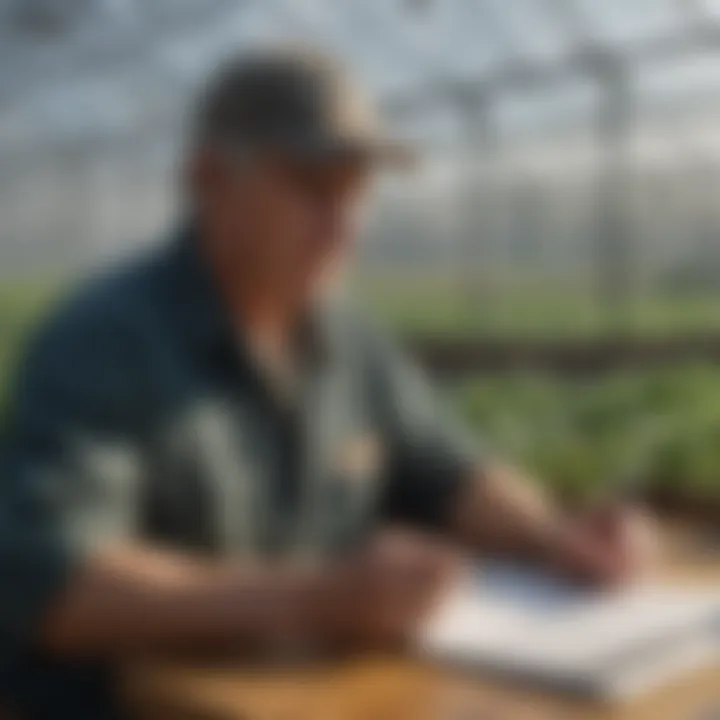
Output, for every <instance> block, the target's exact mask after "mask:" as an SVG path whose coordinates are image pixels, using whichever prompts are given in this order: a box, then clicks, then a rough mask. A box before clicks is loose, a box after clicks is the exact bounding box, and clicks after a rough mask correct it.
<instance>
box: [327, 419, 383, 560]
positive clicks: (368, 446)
mask: <svg viewBox="0 0 720 720" xmlns="http://www.w3.org/2000/svg"><path fill="white" fill-rule="evenodd" d="M384 468H385V453H384V449H383V446H382V442H381V440H380V436H379V435H378V434H377V433H375V432H373V431H361V432H355V433H353V434H351V435H349V436H348V437H346V438H345V439H344V440H343V441H341V442H340V443H339V444H338V446H337V450H336V452H335V453H334V454H333V457H332V461H331V465H330V467H329V469H328V479H327V485H326V488H325V493H324V495H325V513H324V515H325V518H326V526H327V528H328V532H327V533H326V538H325V540H326V544H327V545H328V546H329V547H330V549H334V550H342V549H345V548H347V547H352V546H353V545H355V544H357V543H358V542H361V541H362V539H363V538H364V537H366V536H367V534H368V533H369V532H370V531H371V530H372V528H373V527H374V525H375V522H376V520H377V515H378V512H377V505H378V498H379V496H380V494H381V489H382V483H383V477H384V474H385V473H384Z"/></svg>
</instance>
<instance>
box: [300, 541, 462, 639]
mask: <svg viewBox="0 0 720 720" xmlns="http://www.w3.org/2000/svg"><path fill="white" fill-rule="evenodd" d="M459 566H460V563H459V558H458V556H457V552H456V551H453V550H452V549H451V548H450V546H448V545H443V544H440V543H439V542H437V541H434V540H431V539H428V538H426V537H423V536H420V535H416V534H411V533H407V532H402V531H384V532H381V533H380V534H378V535H377V536H376V537H375V538H373V539H372V540H371V541H370V542H369V543H368V544H367V545H366V546H365V547H363V548H362V549H359V550H358V551H356V552H354V553H353V554H352V555H350V556H348V557H345V558H343V559H342V560H339V561H338V562H337V563H336V564H334V565H333V566H331V567H330V568H328V569H327V570H326V571H324V575H323V577H322V579H321V581H320V584H319V592H318V594H317V596H316V601H315V607H314V614H315V628H316V634H317V636H318V639H320V640H321V641H323V640H324V641H326V642H327V643H329V644H330V645H335V646H338V645H339V646H344V647H347V646H350V647H378V646H382V647H384V646H388V645H397V644H402V643H403V642H405V641H406V640H408V639H409V638H410V637H411V636H412V634H413V632H414V631H415V630H416V629H417V628H418V626H419V625H420V623H421V622H422V620H423V619H424V618H425V617H426V615H427V614H428V612H429V611H430V610H431V609H432V607H433V605H434V604H435V602H436V601H437V600H438V598H439V596H440V595H441V594H442V591H443V590H444V588H445V587H446V585H447V584H448V582H449V581H450V580H451V578H452V577H453V575H454V574H455V573H456V572H457V571H458V570H459Z"/></svg>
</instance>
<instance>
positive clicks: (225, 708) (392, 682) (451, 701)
mask: <svg viewBox="0 0 720 720" xmlns="http://www.w3.org/2000/svg"><path fill="white" fill-rule="evenodd" d="M683 537H684V536H683ZM672 538H673V543H672V544H671V547H672V548H675V539H676V536H675V535H674V534H673V535H672ZM667 566H668V569H667V572H668V574H669V575H670V576H671V577H672V578H673V579H674V580H675V581H677V582H693V583H698V582H700V583H706V582H708V583H711V584H716V583H717V584H719V585H720V554H718V555H714V556H712V555H710V556H704V557H703V556H702V555H701V554H697V555H693V558H692V560H689V559H688V555H687V552H675V551H674V550H673V551H671V552H669V559H668V563H667ZM126 696H127V699H128V703H129V705H130V707H131V708H132V710H133V712H134V713H135V714H136V716H137V717H138V718H141V719H142V720H201V719H203V720H565V719H566V718H567V719H573V720H605V719H608V720H609V719H612V720H720V668H715V669H711V670H708V671H707V672H704V673H700V674H698V675H695V676H692V677H688V678H683V679H681V680H680V681H678V682H677V683H675V684H673V685H671V686H668V687H665V688H663V689H662V690H661V691H660V692H658V693H655V694H653V695H652V696H648V697H644V698H641V699H638V700H636V701H633V702H631V703H628V704H626V705H623V706H613V707H611V706H606V707H603V706H599V705H594V706H591V705H589V704H587V703H582V702H580V701H579V700H572V699H569V698H562V697H557V696H553V695H549V694H540V693H537V692H531V691H525V690H522V689H520V688H518V687H517V686H512V685H503V684H501V683H498V682H497V681H491V680H490V679H488V678H483V677H478V676H477V675H472V676H469V675H461V674H459V673H453V672H450V671H449V670H447V669H442V668H438V667H433V666H431V665H427V664H422V663H420V662H418V661H414V660H410V659H400V658H381V657H374V658H365V659H363V660H355V661H353V662H349V663H348V662H346V663H341V664H337V665H329V666H326V667H312V668H302V669H297V668H296V669H294V670H289V669H286V670H279V669H274V670H270V669H266V670H261V669H258V668H255V669H252V668H244V669H243V668H239V667H237V666H235V667H231V666H230V667H229V666H227V665H225V666H217V665H216V666H215V667H208V666H202V667H193V666H188V665H176V664H154V663H148V664H141V665H137V666H135V667H134V668H133V669H132V670H131V671H130V672H129V673H128V675H127V677H126Z"/></svg>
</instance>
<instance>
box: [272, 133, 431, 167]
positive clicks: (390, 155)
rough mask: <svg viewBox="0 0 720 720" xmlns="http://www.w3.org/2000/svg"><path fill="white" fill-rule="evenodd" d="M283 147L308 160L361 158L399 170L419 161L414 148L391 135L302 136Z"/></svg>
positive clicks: (364, 160)
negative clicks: (302, 137)
mask: <svg viewBox="0 0 720 720" xmlns="http://www.w3.org/2000/svg"><path fill="white" fill-rule="evenodd" d="M284 149H285V150H287V151H288V152H291V153H293V154H296V155H298V156H301V157H303V158H305V159H307V160H317V161H318V162H347V161H353V160H360V161H363V162H368V163H370V164H373V165H376V166H378V167H382V168H389V169H393V170H399V171H408V170H412V169H413V168H415V167H416V166H417V164H418V161H419V155H418V153H417V151H416V149H415V148H413V147H412V146H410V145H408V144H407V143H404V142H402V141H399V140H395V139H392V138H343V137H331V138H305V139H303V140H296V141H295V142H293V143H289V144H287V145H285V146H284Z"/></svg>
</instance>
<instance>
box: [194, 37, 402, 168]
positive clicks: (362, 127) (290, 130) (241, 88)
mask: <svg viewBox="0 0 720 720" xmlns="http://www.w3.org/2000/svg"><path fill="white" fill-rule="evenodd" d="M196 132H197V138H198V140H199V141H200V142H210V143H215V144H221V145H223V146H226V147H236V148H240V149H248V148H249V149H253V148H266V149H272V150H278V151H282V152H287V153H292V154H293V155H296V156H299V157H303V158H308V159H318V160H321V161H324V160H334V159H343V158H355V157H357V158H364V159H368V160H377V161H380V162H382V163H388V164H391V165H396V166H407V165H408V164H411V163H412V161H413V159H414V153H413V151H412V149H411V148H409V147H408V146H407V145H405V144H404V143H402V142H400V141H398V140H397V139H394V138H392V137H391V136H390V134H389V133H388V132H387V131H386V130H385V128H384V126H383V123H382V121H381V119H380V117H379V113H378V112H377V109H376V107H375V105H374V103H373V102H372V100H371V99H370V97H369V96H368V95H367V94H366V93H365V92H364V91H363V89H362V88H361V87H360V86H359V84H358V83H357V82H356V80H355V79H354V78H353V77H352V76H351V74H350V73H349V72H348V70H347V69H346V68H345V67H344V66H343V64H342V63H341V62H340V61H338V60H337V59H335V58H333V57H330V56H328V55H326V54H323V53H320V52H317V51H311V50H307V49H294V48H293V49H290V48H282V49H268V50H263V51H256V52H253V53H249V54H244V55H241V56H238V57H236V58H234V59H232V60H230V61H229V62H227V63H226V64H225V65H223V66H222V67H220V68H219V70H218V72H217V73H216V74H215V75H214V76H213V77H212V78H211V81H210V83H209V85H208V87H207V89H206V92H205V94H204V96H203V98H202V103H201V106H200V108H199V112H198V116H197V128H196Z"/></svg>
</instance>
